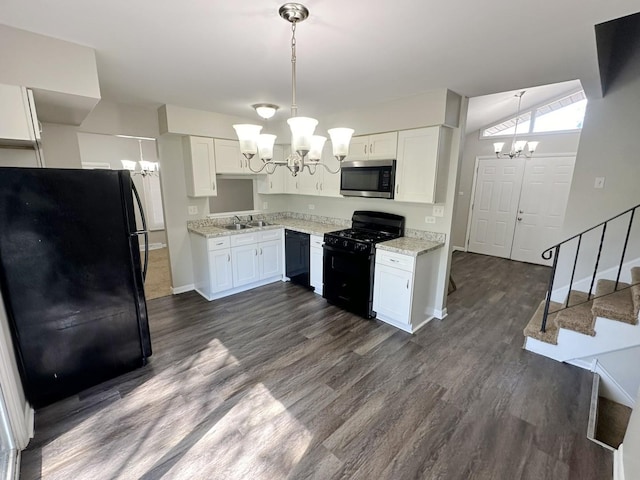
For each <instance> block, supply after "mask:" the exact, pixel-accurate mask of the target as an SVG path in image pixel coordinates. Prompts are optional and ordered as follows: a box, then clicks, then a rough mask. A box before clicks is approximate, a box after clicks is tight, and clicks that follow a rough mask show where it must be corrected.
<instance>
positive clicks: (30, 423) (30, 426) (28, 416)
mask: <svg viewBox="0 0 640 480" xmlns="http://www.w3.org/2000/svg"><path fill="white" fill-rule="evenodd" d="M24 421H25V425H26V426H27V431H28V432H29V438H33V435H34V434H35V433H36V412H35V410H34V409H33V408H32V407H31V405H29V404H28V403H27V404H26V406H25V412H24Z"/></svg>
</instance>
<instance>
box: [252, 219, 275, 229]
mask: <svg viewBox="0 0 640 480" xmlns="http://www.w3.org/2000/svg"><path fill="white" fill-rule="evenodd" d="M248 225H249V226H251V227H266V226H268V225H271V224H270V223H269V222H265V221H264V220H254V221H253V222H249V223H248Z"/></svg>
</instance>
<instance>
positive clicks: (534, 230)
mask: <svg viewBox="0 0 640 480" xmlns="http://www.w3.org/2000/svg"><path fill="white" fill-rule="evenodd" d="M575 161H576V159H575V157H557V158H551V157H547V158H535V157H534V158H529V159H527V160H526V166H525V173H524V181H523V183H522V194H521V196H520V204H519V206H518V215H517V217H516V229H515V233H514V237H513V246H512V251H511V258H512V259H513V260H518V261H521V262H530V263H537V264H540V265H551V263H552V260H543V259H542V257H541V256H540V255H541V254H542V252H543V251H544V250H545V249H547V248H548V247H550V246H551V245H553V244H555V243H557V242H558V241H560V240H561V239H560V238H559V235H560V228H561V227H562V224H563V222H564V213H565V210H566V208H567V200H568V199H569V190H570V189H571V179H572V178H573V166H574V164H575Z"/></svg>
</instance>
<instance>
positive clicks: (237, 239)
mask: <svg viewBox="0 0 640 480" xmlns="http://www.w3.org/2000/svg"><path fill="white" fill-rule="evenodd" d="M230 238H231V246H232V247H239V246H241V245H251V244H252V243H258V232H254V233H242V234H240V235H231V237H230Z"/></svg>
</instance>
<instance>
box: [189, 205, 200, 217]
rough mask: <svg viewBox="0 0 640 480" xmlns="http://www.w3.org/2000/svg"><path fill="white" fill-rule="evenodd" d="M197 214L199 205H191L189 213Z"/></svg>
mask: <svg viewBox="0 0 640 480" xmlns="http://www.w3.org/2000/svg"><path fill="white" fill-rule="evenodd" d="M197 214H198V206H197V205H189V215H197Z"/></svg>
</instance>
